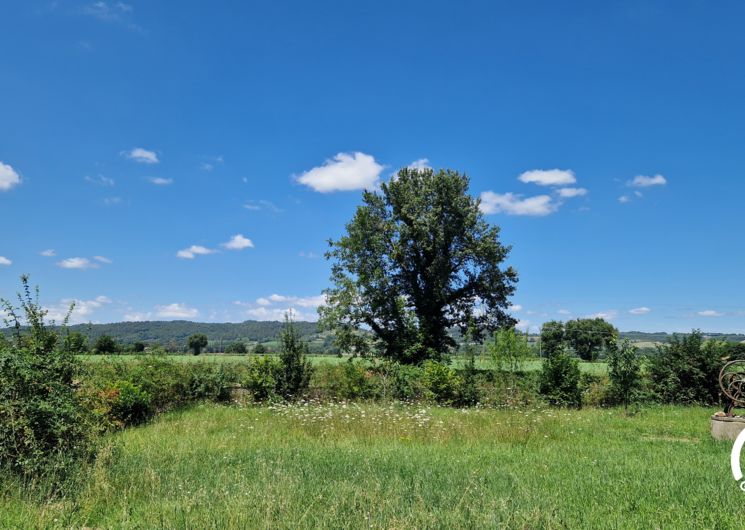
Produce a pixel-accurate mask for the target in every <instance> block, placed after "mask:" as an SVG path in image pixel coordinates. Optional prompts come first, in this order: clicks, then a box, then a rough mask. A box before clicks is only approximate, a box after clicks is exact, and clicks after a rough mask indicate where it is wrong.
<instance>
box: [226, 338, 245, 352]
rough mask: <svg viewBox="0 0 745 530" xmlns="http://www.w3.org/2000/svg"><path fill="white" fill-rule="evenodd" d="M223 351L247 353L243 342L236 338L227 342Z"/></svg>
mask: <svg viewBox="0 0 745 530" xmlns="http://www.w3.org/2000/svg"><path fill="white" fill-rule="evenodd" d="M225 353H233V354H238V355H245V354H247V353H248V349H247V348H246V345H245V344H244V343H243V341H240V340H237V341H235V342H232V343H230V344H228V347H227V348H225Z"/></svg>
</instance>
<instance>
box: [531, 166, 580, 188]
mask: <svg viewBox="0 0 745 530" xmlns="http://www.w3.org/2000/svg"><path fill="white" fill-rule="evenodd" d="M517 179H518V180H519V181H520V182H525V183H526V184H538V185H539V186H567V185H569V184H574V183H575V182H577V177H576V176H575V175H574V171H572V170H571V169H533V170H531V171H526V172H525V173H523V174H521V175H520V176H519V177H517Z"/></svg>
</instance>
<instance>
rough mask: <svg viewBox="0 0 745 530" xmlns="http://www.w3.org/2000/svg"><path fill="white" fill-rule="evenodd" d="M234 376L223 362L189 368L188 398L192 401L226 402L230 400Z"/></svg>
mask: <svg viewBox="0 0 745 530" xmlns="http://www.w3.org/2000/svg"><path fill="white" fill-rule="evenodd" d="M231 383H233V378H232V377H231V376H230V375H229V374H228V372H227V371H226V369H225V366H224V365H222V364H219V365H217V366H216V367H213V366H209V365H199V366H195V367H194V369H192V370H189V375H188V380H187V384H186V388H187V398H188V399H189V400H190V401H200V400H209V401H216V402H225V401H229V400H230V389H231Z"/></svg>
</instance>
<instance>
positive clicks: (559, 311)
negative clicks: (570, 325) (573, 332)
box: [557, 309, 572, 316]
mask: <svg viewBox="0 0 745 530" xmlns="http://www.w3.org/2000/svg"><path fill="white" fill-rule="evenodd" d="M557 313H558V314H560V315H564V316H568V315H571V314H572V312H571V311H569V310H568V309H559V310H558V311H557Z"/></svg>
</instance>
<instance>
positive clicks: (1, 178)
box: [0, 162, 21, 191]
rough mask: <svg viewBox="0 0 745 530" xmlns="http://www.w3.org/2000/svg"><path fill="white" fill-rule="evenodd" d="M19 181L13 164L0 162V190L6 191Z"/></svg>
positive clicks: (19, 178)
mask: <svg viewBox="0 0 745 530" xmlns="http://www.w3.org/2000/svg"><path fill="white" fill-rule="evenodd" d="M20 183H21V177H20V175H18V173H17V172H16V170H15V169H13V166H11V165H10V164H3V163H2V162H0V191H8V190H9V189H11V188H12V187H13V186H17V185H18V184H20Z"/></svg>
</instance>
